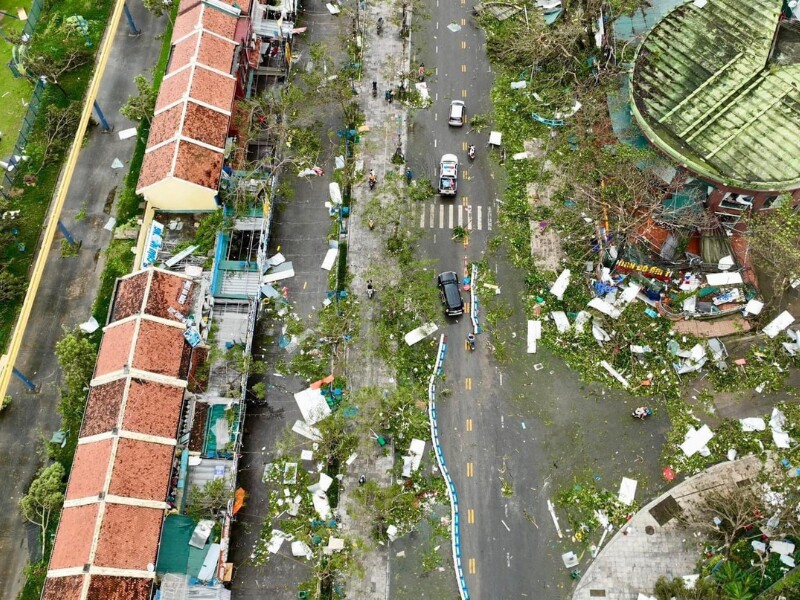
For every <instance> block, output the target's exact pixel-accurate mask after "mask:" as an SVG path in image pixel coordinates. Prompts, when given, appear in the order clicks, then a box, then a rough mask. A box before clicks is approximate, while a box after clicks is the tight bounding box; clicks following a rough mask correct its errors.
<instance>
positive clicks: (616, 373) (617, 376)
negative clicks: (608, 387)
mask: <svg viewBox="0 0 800 600" xmlns="http://www.w3.org/2000/svg"><path fill="white" fill-rule="evenodd" d="M600 366H601V367H603V368H604V369H605V370H606V371H608V373H609V375H611V376H612V377H613V378H614V379H616V380H617V381H619V382H620V383H621V384H622V387H624V388H626V389H627V388H628V387H630V383H629V382H628V380H627V379H625V378H624V377H623V376H622V374H621V373H620V372H619V371H617V370H616V369H615V368H614V367H612V366H611V365H610V364H609V363H608V361H607V360H603V361H601V362H600Z"/></svg>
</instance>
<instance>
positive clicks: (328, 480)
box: [319, 473, 333, 492]
mask: <svg viewBox="0 0 800 600" xmlns="http://www.w3.org/2000/svg"><path fill="white" fill-rule="evenodd" d="M332 483H333V477H330V476H329V475H327V474H325V473H320V474H319V487H320V489H321V490H322V491H323V492H327V491H328V489H330V487H331V484H332Z"/></svg>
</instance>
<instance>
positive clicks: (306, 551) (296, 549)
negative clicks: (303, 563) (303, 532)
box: [292, 540, 314, 560]
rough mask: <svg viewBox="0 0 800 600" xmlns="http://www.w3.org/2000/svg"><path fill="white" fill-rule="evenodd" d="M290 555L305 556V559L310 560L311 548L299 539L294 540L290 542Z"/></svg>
mask: <svg viewBox="0 0 800 600" xmlns="http://www.w3.org/2000/svg"><path fill="white" fill-rule="evenodd" d="M292 556H305V557H306V558H307V559H309V560H311V557H312V556H314V555H313V554H312V553H311V548H309V547H308V544H306V543H305V542H301V541H300V540H295V541H294V542H292Z"/></svg>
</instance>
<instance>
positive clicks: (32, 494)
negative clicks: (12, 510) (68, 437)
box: [19, 462, 66, 558]
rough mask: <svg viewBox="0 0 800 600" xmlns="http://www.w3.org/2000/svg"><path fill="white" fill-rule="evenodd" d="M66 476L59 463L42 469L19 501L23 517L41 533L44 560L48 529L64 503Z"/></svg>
mask: <svg viewBox="0 0 800 600" xmlns="http://www.w3.org/2000/svg"><path fill="white" fill-rule="evenodd" d="M64 475H65V472H64V467H63V466H62V465H61V463H58V462H56V463H53V464H52V465H50V466H49V467H47V468H45V469H41V470H40V471H39V473H38V474H37V476H36V479H34V480H33V482H32V483H31V487H30V488H29V489H28V493H27V494H25V495H24V496H23V497H22V498H21V499H20V501H19V506H20V509H21V510H22V516H23V517H25V519H26V520H28V521H29V522H31V523H33V524H34V525H37V526H38V527H39V529H40V531H41V536H42V537H41V542H42V558H44V557H45V556H46V555H47V539H48V535H47V529H48V527H49V526H50V523H51V522H52V519H53V517H54V516H55V515H57V514H58V511H59V510H61V506H62V504H63V503H64V489H65V487H66V484H65V483H64Z"/></svg>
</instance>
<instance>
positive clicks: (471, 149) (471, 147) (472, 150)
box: [467, 144, 475, 160]
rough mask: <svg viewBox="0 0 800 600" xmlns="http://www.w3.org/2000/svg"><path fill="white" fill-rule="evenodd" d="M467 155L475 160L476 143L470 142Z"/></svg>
mask: <svg viewBox="0 0 800 600" xmlns="http://www.w3.org/2000/svg"><path fill="white" fill-rule="evenodd" d="M467 156H469V159H470V160H475V145H474V144H470V145H469V149H468V150H467Z"/></svg>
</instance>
